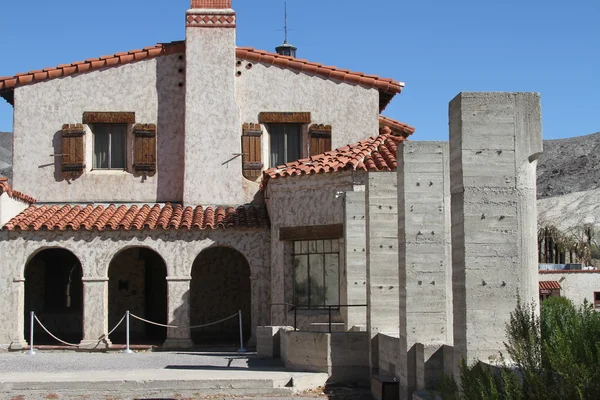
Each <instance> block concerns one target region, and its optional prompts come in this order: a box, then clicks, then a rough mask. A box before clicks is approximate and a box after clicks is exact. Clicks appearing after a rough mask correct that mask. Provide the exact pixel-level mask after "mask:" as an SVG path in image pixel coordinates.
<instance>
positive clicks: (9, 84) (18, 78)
mask: <svg viewBox="0 0 600 400" xmlns="http://www.w3.org/2000/svg"><path fill="white" fill-rule="evenodd" d="M177 53H185V41H178V42H171V43H159V44H157V45H155V46H150V47H145V48H144V49H141V50H131V51H128V52H124V53H115V54H111V55H107V56H102V57H99V58H89V59H87V60H85V61H78V62H74V63H71V64H62V65H59V66H58V67H53V68H46V69H43V70H36V71H29V72H25V73H20V74H17V75H15V76H5V77H0V94H1V95H2V96H3V97H4V98H6V99H7V100H8V101H9V102H10V103H11V104H12V89H14V88H16V87H19V86H24V85H29V84H32V83H37V82H40V81H45V80H49V79H55V78H61V77H65V76H70V75H74V74H78V73H82V72H90V71H94V70H97V69H101V68H107V67H114V66H118V65H123V64H129V63H132V62H136V61H142V60H147V59H151V58H156V57H160V56H164V55H169V54H177ZM236 56H237V57H238V58H241V59H244V60H248V61H253V62H259V63H262V64H271V65H276V66H279V67H282V68H288V69H291V70H294V71H299V72H305V73H310V74H315V75H318V76H322V77H324V78H327V79H335V80H338V81H341V82H347V83H351V84H356V85H361V86H365V87H369V88H376V89H378V90H379V91H380V92H381V96H380V108H381V110H383V108H385V106H387V104H388V103H389V102H390V101H391V99H392V97H394V95H396V94H397V93H400V92H401V91H402V88H403V87H404V83H401V82H396V81H394V80H393V79H389V78H381V77H379V76H376V75H367V74H364V73H362V72H352V71H350V70H347V69H341V68H336V67H329V66H324V65H322V64H318V63H313V62H309V61H307V60H303V59H298V58H293V57H286V56H281V55H279V54H277V53H270V52H267V51H263V50H255V49H253V48H250V47H238V48H237V49H236Z"/></svg>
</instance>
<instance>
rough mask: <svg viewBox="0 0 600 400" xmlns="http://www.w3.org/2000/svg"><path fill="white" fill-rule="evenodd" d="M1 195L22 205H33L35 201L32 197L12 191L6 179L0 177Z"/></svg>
mask: <svg viewBox="0 0 600 400" xmlns="http://www.w3.org/2000/svg"><path fill="white" fill-rule="evenodd" d="M3 193H6V194H8V197H10V198H11V199H13V200H18V201H22V202H23V203H27V204H33V203H35V199H34V198H33V197H31V196H27V195H26V194H23V193H21V192H18V191H16V190H12V189H11V188H10V185H9V184H8V178H5V177H3V176H2V177H0V195H2V194H3Z"/></svg>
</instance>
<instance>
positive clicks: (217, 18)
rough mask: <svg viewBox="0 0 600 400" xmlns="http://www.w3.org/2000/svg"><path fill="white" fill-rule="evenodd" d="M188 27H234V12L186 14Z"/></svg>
mask: <svg viewBox="0 0 600 400" xmlns="http://www.w3.org/2000/svg"><path fill="white" fill-rule="evenodd" d="M186 21H187V24H186V26H187V27H188V28H193V27H197V28H235V22H236V16H235V14H207V13H202V14H188V16H187V18H186Z"/></svg>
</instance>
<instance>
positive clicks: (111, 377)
mask: <svg viewBox="0 0 600 400" xmlns="http://www.w3.org/2000/svg"><path fill="white" fill-rule="evenodd" d="M326 379H327V376H326V374H319V373H298V372H288V371H285V370H284V369H283V367H282V365H281V364H280V363H278V362H275V361H273V360H259V359H258V358H257V356H256V355H255V354H254V353H249V354H238V353H204V352H143V353H134V354H124V353H83V352H38V353H37V354H36V355H33V356H31V355H28V354H27V353H4V354H0V398H2V399H5V398H6V399H16V400H28V399H52V398H54V399H96V398H98V399H159V398H160V399H167V398H168V399H201V398H211V399H220V398H230V397H227V396H225V397H222V396H221V397H219V396H218V395H220V394H223V393H225V394H227V395H229V396H233V395H235V396H249V395H251V396H261V397H262V398H268V397H269V396H275V397H274V398H285V397H290V396H298V393H300V392H304V391H308V390H311V389H312V390H313V391H312V392H311V393H314V395H313V394H311V395H310V396H311V397H312V398H314V397H315V396H316V397H318V393H319V391H314V389H315V388H317V387H319V386H323V385H324V383H325V381H326ZM20 396H24V397H20ZM157 396H158V397H157ZM165 396H169V397H165ZM206 396H210V397H206ZM265 396H266V397H265ZM304 396H306V394H305V395H304ZM321 397H322V396H321ZM237 398H238V399H239V398H240V397H237ZM241 398H244V397H241Z"/></svg>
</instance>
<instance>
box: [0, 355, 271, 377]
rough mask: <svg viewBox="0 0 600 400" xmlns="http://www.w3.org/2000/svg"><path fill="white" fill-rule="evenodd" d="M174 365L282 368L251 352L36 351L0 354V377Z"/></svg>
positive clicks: (149, 368) (161, 367) (125, 369)
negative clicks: (7, 374)
mask: <svg viewBox="0 0 600 400" xmlns="http://www.w3.org/2000/svg"><path fill="white" fill-rule="evenodd" d="M177 366H216V367H232V368H236V369H238V368H252V369H269V370H281V369H282V366H281V364H280V363H279V362H277V361H271V360H259V359H258V358H257V356H256V354H255V353H248V354H238V353H201V352H189V353H188V352H142V353H134V354H124V353H84V352H43V351H38V353H37V354H35V355H33V356H30V355H29V354H27V353H3V354H1V353H0V376H1V375H2V374H3V373H8V372H31V373H35V372H81V371H130V370H152V369H156V370H162V369H165V368H176V367H177Z"/></svg>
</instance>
